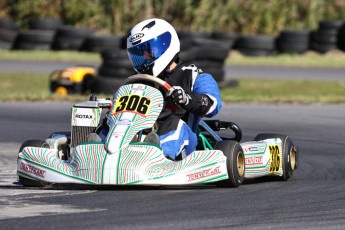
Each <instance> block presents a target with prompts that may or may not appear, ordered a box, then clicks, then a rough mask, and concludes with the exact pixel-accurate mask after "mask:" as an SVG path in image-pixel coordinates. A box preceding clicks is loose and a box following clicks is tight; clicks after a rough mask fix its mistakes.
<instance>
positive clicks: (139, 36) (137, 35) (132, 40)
mask: <svg viewBox="0 0 345 230" xmlns="http://www.w3.org/2000/svg"><path fill="white" fill-rule="evenodd" d="M142 37H144V34H143V33H137V34H134V35H133V36H132V37H131V38H130V39H129V42H131V43H132V42H136V41H138V40H140V39H141V38H142Z"/></svg>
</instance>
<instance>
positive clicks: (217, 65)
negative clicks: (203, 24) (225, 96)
mask: <svg viewBox="0 0 345 230" xmlns="http://www.w3.org/2000/svg"><path fill="white" fill-rule="evenodd" d="M179 36H180V37H181V52H180V58H181V60H182V61H183V62H185V63H186V64H195V65H196V66H197V67H198V68H200V69H202V70H203V71H204V72H207V73H210V74H211V75H212V76H213V77H214V79H215V80H216V81H217V82H221V81H223V80H224V68H223V67H224V62H225V59H226V58H227V57H228V55H229V52H230V49H231V42H229V41H227V40H221V39H220V40H215V39H213V38H211V37H210V36H209V35H207V34H205V33H201V32H199V33H191V34H190V35H186V34H183V35H180V34H179Z"/></svg>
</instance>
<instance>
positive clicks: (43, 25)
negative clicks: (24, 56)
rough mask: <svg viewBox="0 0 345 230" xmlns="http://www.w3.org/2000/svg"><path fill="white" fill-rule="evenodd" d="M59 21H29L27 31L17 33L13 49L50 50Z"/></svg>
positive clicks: (51, 19)
mask: <svg viewBox="0 0 345 230" xmlns="http://www.w3.org/2000/svg"><path fill="white" fill-rule="evenodd" d="M61 24H62V23H61V21H60V19H55V18H46V19H30V20H29V21H28V25H29V30H23V31H20V32H19V33H18V36H17V39H16V42H15V45H14V49H19V50H50V49H51V47H52V44H53V41H54V36H55V31H56V30H57V28H59V27H60V26H61Z"/></svg>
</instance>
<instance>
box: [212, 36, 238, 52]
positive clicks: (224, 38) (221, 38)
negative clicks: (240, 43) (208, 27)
mask: <svg viewBox="0 0 345 230" xmlns="http://www.w3.org/2000/svg"><path fill="white" fill-rule="evenodd" d="M238 36H239V35H238V34H236V33H227V32H214V33H212V35H211V38H212V39H215V40H216V41H223V42H227V43H228V45H229V46H230V48H231V47H233V45H234V44H235V43H236V40H237V38H238Z"/></svg>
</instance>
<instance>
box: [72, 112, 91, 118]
mask: <svg viewBox="0 0 345 230" xmlns="http://www.w3.org/2000/svg"><path fill="white" fill-rule="evenodd" d="M75 117H76V118H86V119H93V115H88V114H78V113H77V114H76V115H75Z"/></svg>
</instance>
